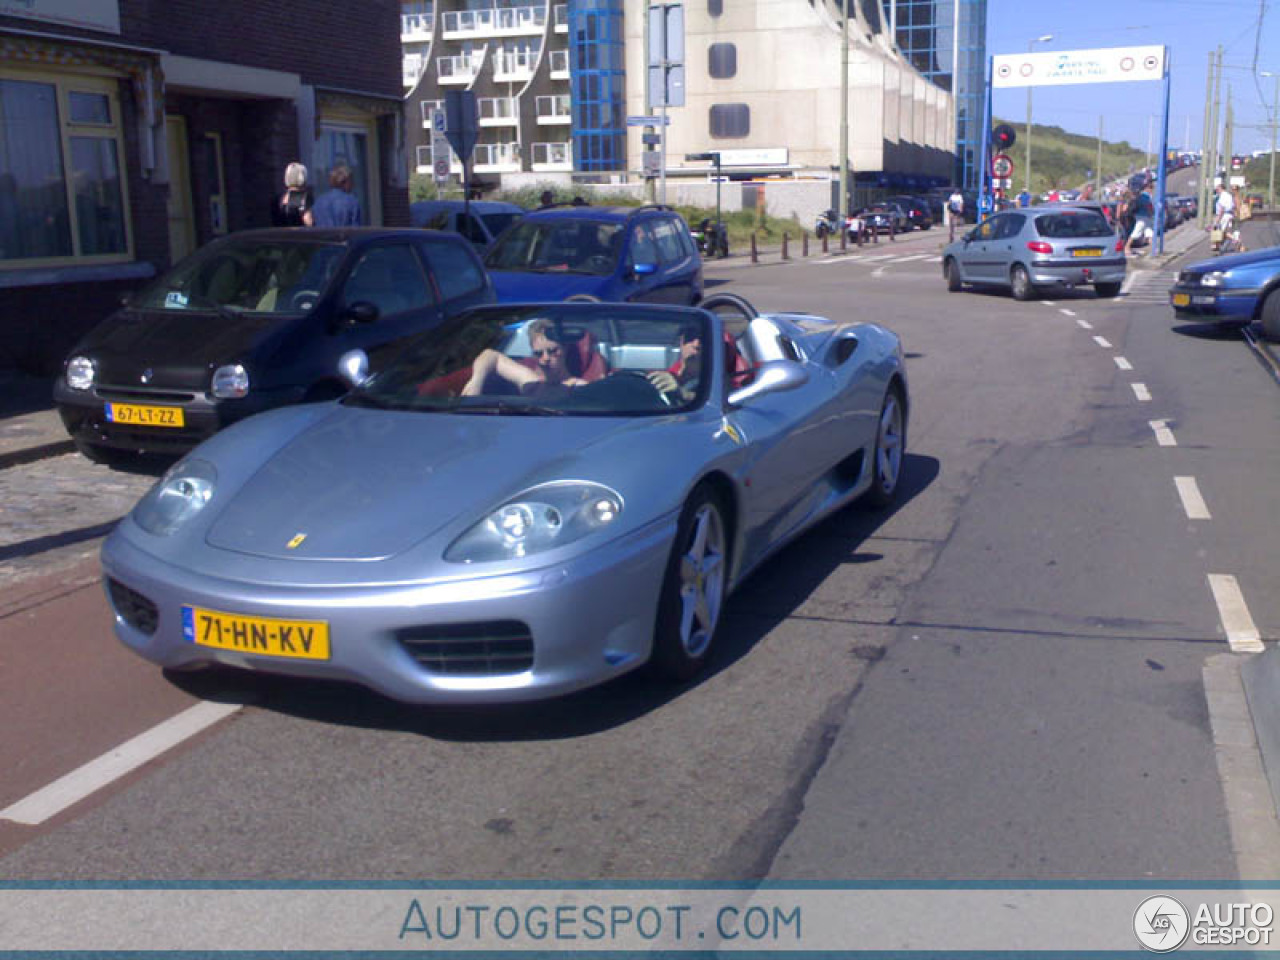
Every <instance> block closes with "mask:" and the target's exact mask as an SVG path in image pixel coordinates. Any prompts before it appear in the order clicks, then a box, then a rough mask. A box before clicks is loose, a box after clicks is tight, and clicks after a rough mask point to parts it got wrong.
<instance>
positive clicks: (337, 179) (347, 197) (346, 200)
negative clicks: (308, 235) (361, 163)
mask: <svg viewBox="0 0 1280 960" xmlns="http://www.w3.org/2000/svg"><path fill="white" fill-rule="evenodd" d="M353 186H354V184H353V183H352V179H351V169H350V168H349V167H348V166H347V165H346V164H345V163H340V164H338V165H337V166H335V167H334V168H333V169H332V170H330V171H329V188H330V189H328V190H327V191H325V192H324V193H322V194H320V198H319V199H318V200H317V201H316V205H315V206H314V207H313V208H312V210H311V214H312V221H313V223H314V224H315V225H316V226H317V227H358V226H360V219H361V218H360V201H359V200H357V199H356V198H355V196H354V195H353V194H352V193H351V189H352V187H353Z"/></svg>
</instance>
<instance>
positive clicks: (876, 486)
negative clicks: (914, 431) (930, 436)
mask: <svg viewBox="0 0 1280 960" xmlns="http://www.w3.org/2000/svg"><path fill="white" fill-rule="evenodd" d="M906 452H907V417H906V410H905V408H904V407H903V400H902V391H901V390H900V389H899V388H898V387H897V386H892V387H890V388H889V390H888V391H887V392H886V393H885V395H884V403H882V404H881V406H880V422H879V424H878V426H877V427H876V445H875V446H874V447H873V448H872V451H871V455H872V458H873V459H872V463H871V468H872V470H874V471H875V473H874V475H873V476H872V479H871V489H870V490H868V491H867V493H866V497H865V499H866V502H867V504H868V505H869V506H871V507H875V508H877V509H880V508H884V507H888V506H890V505H892V504H893V502H894V500H896V499H897V497H898V486H899V484H900V482H901V480H902V461H903V457H904V456H905V454H906Z"/></svg>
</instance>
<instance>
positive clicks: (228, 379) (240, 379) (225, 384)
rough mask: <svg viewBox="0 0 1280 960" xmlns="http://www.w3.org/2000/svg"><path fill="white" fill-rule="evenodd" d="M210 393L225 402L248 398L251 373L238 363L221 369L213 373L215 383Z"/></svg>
mask: <svg viewBox="0 0 1280 960" xmlns="http://www.w3.org/2000/svg"><path fill="white" fill-rule="evenodd" d="M209 392H210V393H212V394H213V395H214V396H215V397H220V398H222V399H224V400H229V399H236V398H239V397H245V396H248V395H249V371H248V370H246V369H245V368H244V367H242V366H240V364H238V363H233V364H231V365H230V366H227V367H219V368H218V369H217V370H215V371H213V382H212V383H211V384H210V386H209Z"/></svg>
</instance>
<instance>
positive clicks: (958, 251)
mask: <svg viewBox="0 0 1280 960" xmlns="http://www.w3.org/2000/svg"><path fill="white" fill-rule="evenodd" d="M942 274H943V277H944V278H945V279H946V282H947V289H948V290H951V291H957V290H960V289H961V288H962V287H963V286H964V285H965V284H972V285H974V286H999V287H1008V288H1010V290H1011V291H1012V292H1013V296H1014V297H1015V298H1016V299H1018V300H1030V299H1032V298H1034V297H1036V296H1039V294H1040V290H1043V289H1047V288H1054V289H1061V288H1063V287H1069V286H1081V285H1085V284H1092V285H1093V289H1094V291H1095V292H1096V293H1097V294H1098V296H1100V297H1114V296H1115V295H1116V294H1118V293H1119V292H1120V287H1121V286H1122V285H1123V284H1124V277H1125V256H1124V238H1123V237H1121V236H1119V235H1118V234H1117V233H1116V232H1115V230H1114V229H1113V228H1112V227H1111V225H1110V224H1109V223H1107V221H1106V218H1105V217H1103V216H1102V214H1101V213H1099V212H1097V211H1095V210H1091V209H1085V208H1082V207H1074V206H1070V205H1065V204H1064V205H1059V206H1049V207H1032V208H1029V209H1025V210H1009V211H1006V212H1004V213H999V214H996V215H995V216H994V217H991V218H989V219H987V220H984V221H983V222H982V223H981V224H979V225H978V226H976V227H974V228H973V229H972V230H970V231H969V232H968V233H966V234H965V235H964V237H963V238H961V239H959V240H957V241H956V242H955V243H952V244H949V245H948V246H947V247H946V248H945V249H944V250H943V251H942Z"/></svg>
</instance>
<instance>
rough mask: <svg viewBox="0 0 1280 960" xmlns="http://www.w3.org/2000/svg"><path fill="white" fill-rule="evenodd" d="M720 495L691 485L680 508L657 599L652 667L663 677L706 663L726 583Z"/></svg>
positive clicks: (690, 673)
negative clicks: (660, 591)
mask: <svg viewBox="0 0 1280 960" xmlns="http://www.w3.org/2000/svg"><path fill="white" fill-rule="evenodd" d="M725 529H726V528H725V520H724V509H723V507H722V506H721V503H720V498H719V497H718V496H716V494H715V492H714V491H713V490H712V489H711V488H710V487H709V486H707V485H705V484H703V485H700V486H698V487H696V488H694V491H693V493H692V494H690V495H689V499H688V500H687V501H686V502H685V505H684V509H683V510H681V511H680V520H679V523H678V524H677V526H676V539H675V543H674V544H673V545H672V548H671V556H670V558H669V559H668V560H667V572H666V575H665V576H664V578H663V581H662V595H661V597H660V598H659V600H658V619H657V623H656V625H655V627H654V634H653V658H652V660H651V663H652V666H653V667H654V669H655V670H656V671H657V672H658V674H659V675H661V676H662V677H665V678H666V679H668V680H677V681H679V680H688V679H690V678H692V677H694V676H696V675H697V674H698V673H700V672H702V670H703V669H705V668H706V665H707V662H708V660H709V659H710V657H711V651H712V645H713V641H714V639H715V634H716V627H717V626H718V625H719V623H720V612H721V610H722V608H723V606H724V600H725V594H726V591H727V585H728V537H727V536H726V533H725Z"/></svg>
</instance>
